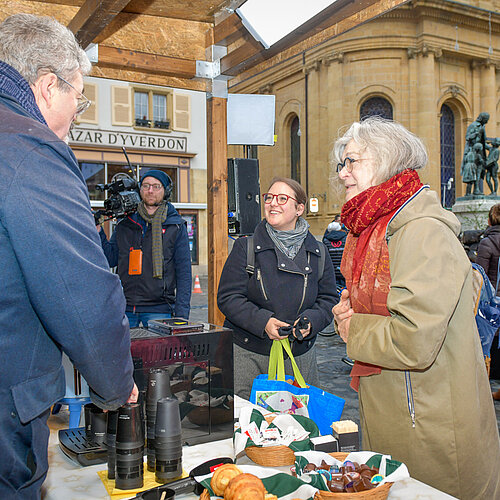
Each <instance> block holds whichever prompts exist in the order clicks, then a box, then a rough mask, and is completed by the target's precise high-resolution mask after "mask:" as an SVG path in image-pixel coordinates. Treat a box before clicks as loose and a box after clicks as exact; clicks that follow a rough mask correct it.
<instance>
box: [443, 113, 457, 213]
mask: <svg viewBox="0 0 500 500" xmlns="http://www.w3.org/2000/svg"><path fill="white" fill-rule="evenodd" d="M440 136H441V139H440V145H441V203H442V205H443V207H446V208H451V207H452V205H453V204H454V203H455V184H456V179H455V115H454V114H453V111H452V110H451V108H450V107H449V106H447V105H446V104H443V105H442V106H441V121H440Z"/></svg>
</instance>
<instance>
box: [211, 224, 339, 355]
mask: <svg viewBox="0 0 500 500" xmlns="http://www.w3.org/2000/svg"><path fill="white" fill-rule="evenodd" d="M264 224H265V222H264V221H262V222H261V223H260V224H259V225H258V226H257V228H256V229H255V234H254V237H253V238H254V248H255V272H254V273H253V275H251V276H249V274H248V272H247V271H246V269H245V268H246V265H247V244H246V238H239V239H238V240H236V241H235V242H234V247H233V249H232V251H231V253H230V255H229V257H228V259H227V261H226V263H225V265H224V269H223V270H222V275H221V279H220V283H219V290H218V293H217V304H218V306H219V309H220V310H221V312H222V313H223V314H224V315H225V316H226V321H225V323H224V325H225V326H227V327H228V328H231V329H232V330H233V331H234V342H235V343H236V344H238V345H239V346H240V347H243V348H244V349H247V350H249V351H252V352H256V353H259V354H265V355H268V354H269V352H270V350H271V344H272V340H270V339H269V337H268V336H267V333H266V332H265V327H266V324H267V322H268V321H269V318H271V317H275V318H278V319H280V320H282V321H285V322H287V323H289V324H292V323H293V322H294V321H295V320H296V319H297V318H298V317H299V316H307V317H308V318H309V320H310V321H311V324H312V332H311V333H310V334H309V335H308V336H307V337H306V338H305V339H304V341H303V342H293V353H294V354H295V355H300V354H303V353H305V352H307V351H308V350H309V349H310V348H311V347H312V346H313V345H314V342H315V341H316V335H317V333H318V332H320V331H321V330H323V328H325V327H326V326H327V325H329V324H330V322H331V321H332V319H333V314H332V307H333V306H334V305H335V304H336V303H337V302H338V300H339V297H338V294H337V287H336V283H335V275H334V273H333V266H332V262H331V260H330V259H329V258H328V255H327V256H326V258H325V264H324V271H323V276H322V277H321V278H320V279H318V265H319V262H320V250H319V245H322V244H323V243H321V242H318V241H316V239H315V238H314V236H313V235H312V234H310V233H308V235H307V237H306V239H305V241H304V243H303V245H302V247H301V249H300V250H299V253H298V254H297V255H296V257H295V259H293V260H291V259H289V258H288V257H286V256H285V255H284V254H283V253H281V252H279V251H278V250H277V249H276V247H275V245H274V243H273V241H272V240H271V238H270V237H269V235H268V233H267V231H266V228H265V226H264Z"/></svg>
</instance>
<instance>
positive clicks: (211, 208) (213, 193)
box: [207, 97, 228, 325]
mask: <svg viewBox="0 0 500 500" xmlns="http://www.w3.org/2000/svg"><path fill="white" fill-rule="evenodd" d="M226 101H227V99H225V98H222V97H211V98H209V99H208V100H207V188H208V197H207V201H208V231H207V234H208V321H209V323H213V324H215V325H222V324H223V323H224V315H223V314H222V313H221V312H220V311H219V308H218V307H217V289H218V287H219V280H220V275H221V273H222V268H223V267H224V263H225V262H226V259H227V255H228V226H227V203H228V200H227V112H226Z"/></svg>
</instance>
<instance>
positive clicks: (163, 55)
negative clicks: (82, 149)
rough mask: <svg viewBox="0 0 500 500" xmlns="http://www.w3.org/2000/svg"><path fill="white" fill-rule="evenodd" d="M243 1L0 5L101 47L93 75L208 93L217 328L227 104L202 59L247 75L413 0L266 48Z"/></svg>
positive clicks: (358, 3)
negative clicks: (245, 17)
mask: <svg viewBox="0 0 500 500" xmlns="http://www.w3.org/2000/svg"><path fill="white" fill-rule="evenodd" d="M244 1H245V0H45V1H40V0H0V6H1V8H0V21H1V20H3V19H4V18H6V17H7V16H9V15H11V14H15V13H19V12H25V13H33V14H37V15H48V16H52V17H54V18H56V19H57V20H58V21H60V22H61V23H63V24H65V25H66V26H68V27H69V28H70V29H71V30H72V31H73V32H74V33H75V34H76V37H77V38H78V40H79V41H80V43H81V45H82V46H83V47H84V48H87V47H88V46H89V44H91V43H95V44H98V62H97V63H96V64H95V65H94V66H93V69H92V73H91V74H92V76H98V77H104V78H113V79H117V80H125V81H130V82H141V83H146V84H155V85H164V86H168V87H176V88H183V89H189V90H199V91H207V92H209V93H208V96H207V97H208V100H207V149H208V155H207V157H208V165H207V184H208V193H209V194H208V251H209V284H208V288H209V289H208V300H209V302H208V305H209V321H210V322H212V323H216V324H222V321H223V317H222V315H221V313H220V312H219V311H218V309H217V307H216V302H215V300H216V299H215V298H216V292H217V286H218V282H219V276H220V273H221V271H222V267H223V265H224V262H225V260H226V257H227V248H228V246H227V138H226V103H225V98H224V97H223V96H222V97H220V96H215V95H212V94H211V91H212V89H213V85H212V84H213V82H214V79H212V78H211V77H210V78H209V77H206V74H205V75H202V76H200V73H199V71H198V73H197V61H199V62H201V63H203V62H206V63H210V62H212V61H213V60H214V59H216V60H217V63H218V64H217V65H216V68H219V69H220V75H219V76H218V77H217V78H216V80H221V81H227V80H229V79H231V78H244V77H245V74H250V73H256V72H258V71H261V70H262V69H265V68H266V67H267V66H270V65H273V64H275V63H276V62H277V61H279V60H281V59H282V58H285V57H291V56H293V55H295V54H298V53H300V52H303V51H305V50H308V49H310V48H312V47H314V46H315V45H318V44H319V43H322V42H324V41H325V40H327V39H329V38H332V37H335V36H337V35H340V34H341V33H344V32H345V31H347V30H348V29H351V28H353V27H355V26H357V25H359V24H360V23H362V22H365V21H369V20H370V19H373V18H374V17H376V16H378V15H380V14H382V13H384V12H386V11H387V10H390V9H392V8H394V7H396V6H398V5H400V4H402V3H405V2H406V1H408V0H336V1H335V2H334V3H333V4H332V5H331V6H329V7H327V8H326V9H325V10H323V11H322V12H320V13H319V14H318V15H317V16H315V17H314V18H312V19H311V20H309V21H308V22H307V23H305V24H304V25H302V26H301V27H299V28H297V29H296V30H295V31H294V32H292V33H290V34H289V35H287V36H286V37H285V38H283V39H282V40H280V41H279V42H278V43H276V44H275V45H273V46H272V47H271V48H269V49H267V50H266V49H264V47H263V46H262V45H261V44H260V43H259V42H257V41H256V40H255V39H254V38H253V37H252V35H251V34H250V33H249V32H248V31H247V30H246V28H245V27H244V26H243V25H242V23H241V21H240V19H239V17H238V15H237V14H236V13H235V12H234V10H235V9H236V8H237V7H239V6H240V5H241V4H243V3H244ZM270 1H273V0H270ZM214 47H215V48H214ZM211 66H213V65H211ZM215 71H217V69H216V70H215ZM216 74H217V73H216Z"/></svg>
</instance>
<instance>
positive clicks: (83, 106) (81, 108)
mask: <svg viewBox="0 0 500 500" xmlns="http://www.w3.org/2000/svg"><path fill="white" fill-rule="evenodd" d="M54 74H55V75H56V76H57V78H59V80H61V82H64V83H65V84H66V85H69V86H70V87H71V88H72V89H73V90H74V91H75V92H76V93H77V94H80V97H78V105H77V107H76V112H75V115H77V116H78V115H81V114H83V113H85V111H87V109H89V107H90V105H91V104H92V101H91V100H90V99H89V98H88V97H86V96H85V95H84V94H83V92H80V91H79V90H76V89H75V87H74V86H73V85H71V83H69V82H68V81H67V80H65V79H64V78H63V77H62V76H59V75H58V74H56V73H54Z"/></svg>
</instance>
